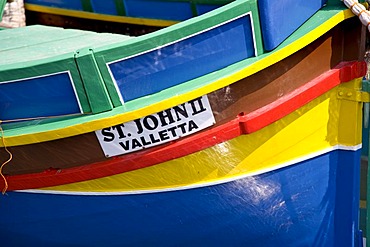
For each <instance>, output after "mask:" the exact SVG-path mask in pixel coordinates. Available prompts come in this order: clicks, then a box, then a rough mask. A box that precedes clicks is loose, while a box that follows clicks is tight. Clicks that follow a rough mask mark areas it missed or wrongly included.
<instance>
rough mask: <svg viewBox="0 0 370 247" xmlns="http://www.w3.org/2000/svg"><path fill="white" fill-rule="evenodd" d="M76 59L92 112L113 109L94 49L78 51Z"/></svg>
mask: <svg viewBox="0 0 370 247" xmlns="http://www.w3.org/2000/svg"><path fill="white" fill-rule="evenodd" d="M75 59H76V63H77V67H78V70H79V72H80V75H81V78H82V82H83V85H84V88H85V90H86V95H87V98H88V101H89V104H90V107H91V110H92V113H100V112H105V111H109V110H112V108H113V106H112V103H111V101H110V98H109V95H108V92H107V89H106V88H105V84H104V80H103V78H102V76H101V74H100V71H99V68H98V66H97V64H96V61H95V58H94V53H93V51H92V49H82V50H79V51H77V52H76V54H75Z"/></svg>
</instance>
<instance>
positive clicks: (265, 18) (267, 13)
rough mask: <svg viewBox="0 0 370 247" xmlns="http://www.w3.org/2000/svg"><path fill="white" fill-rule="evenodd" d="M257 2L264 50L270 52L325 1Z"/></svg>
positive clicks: (259, 0) (269, 0)
mask: <svg viewBox="0 0 370 247" xmlns="http://www.w3.org/2000/svg"><path fill="white" fill-rule="evenodd" d="M257 2H258V9H259V10H260V11H259V14H260V22H261V30H262V36H263V44H264V48H265V49H266V50H268V51H271V50H273V49H275V48H276V47H277V46H278V45H279V44H280V43H281V42H283V41H284V40H285V39H286V38H287V37H288V36H289V35H291V34H292V33H293V32H294V31H295V30H296V29H297V28H298V27H299V26H301V25H302V24H303V23H304V22H305V21H307V20H308V19H309V18H310V17H311V16H312V15H313V14H314V13H315V12H316V11H318V10H319V9H320V8H321V7H322V6H323V5H324V4H325V3H326V2H327V0H310V1H306V0H284V1H281V2H279V1H276V2H274V3H272V2H271V0H258V1H257Z"/></svg>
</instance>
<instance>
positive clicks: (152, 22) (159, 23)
mask: <svg viewBox="0 0 370 247" xmlns="http://www.w3.org/2000/svg"><path fill="white" fill-rule="evenodd" d="M24 6H25V9H27V10H29V11H34V12H41V13H46V14H54V15H63V16H70V17H77V18H83V19H92V20H99V21H111V22H118V23H128V24H136V25H146V26H156V27H167V26H171V25H174V24H176V23H178V22H177V21H166V20H157V19H147V18H134V17H128V16H116V15H106V14H97V13H91V12H86V11H78V10H70V9H62V8H53V7H46V6H41V5H36V4H29V3H26V4H25V5H24Z"/></svg>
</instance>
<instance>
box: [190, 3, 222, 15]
mask: <svg viewBox="0 0 370 247" xmlns="http://www.w3.org/2000/svg"><path fill="white" fill-rule="evenodd" d="M219 7H221V5H213V4H212V5H207V4H197V5H196V9H197V14H198V15H201V14H204V13H207V12H209V11H211V10H214V9H217V8H219Z"/></svg>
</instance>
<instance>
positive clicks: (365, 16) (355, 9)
mask: <svg viewBox="0 0 370 247" xmlns="http://www.w3.org/2000/svg"><path fill="white" fill-rule="evenodd" d="M342 1H343V3H344V4H345V5H346V6H347V7H348V8H349V9H350V10H351V11H352V13H353V14H355V15H357V16H358V17H359V19H360V21H361V23H362V24H363V25H365V26H366V28H367V30H369V32H370V12H369V11H368V10H367V9H366V8H365V6H364V5H362V4H361V3H359V2H358V0H342Z"/></svg>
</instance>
